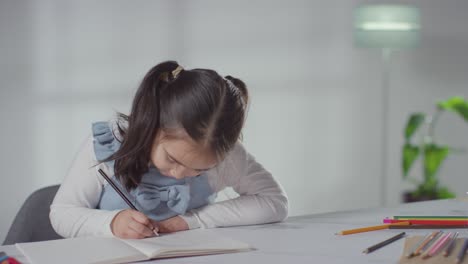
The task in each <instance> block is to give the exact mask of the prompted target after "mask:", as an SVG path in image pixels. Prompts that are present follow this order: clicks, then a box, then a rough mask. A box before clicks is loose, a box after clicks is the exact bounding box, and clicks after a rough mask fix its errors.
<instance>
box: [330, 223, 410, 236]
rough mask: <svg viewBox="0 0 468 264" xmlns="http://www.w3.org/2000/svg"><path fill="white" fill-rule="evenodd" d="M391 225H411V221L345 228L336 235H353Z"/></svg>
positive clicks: (386, 227)
mask: <svg viewBox="0 0 468 264" xmlns="http://www.w3.org/2000/svg"><path fill="white" fill-rule="evenodd" d="M391 225H409V222H399V223H395V224H384V225H376V226H367V227H361V228H355V229H349V230H343V231H340V232H338V233H336V235H351V234H356V233H363V232H369V231H375V230H382V229H388V227H389V226H391Z"/></svg>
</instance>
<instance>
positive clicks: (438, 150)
mask: <svg viewBox="0 0 468 264" xmlns="http://www.w3.org/2000/svg"><path fill="white" fill-rule="evenodd" d="M448 154H449V148H448V147H447V146H437V145H435V144H427V145H425V146H424V171H425V178H426V180H428V179H431V178H433V177H434V176H435V174H436V173H437V171H438V169H439V167H440V165H441V164H442V162H443V161H444V160H445V158H447V155H448Z"/></svg>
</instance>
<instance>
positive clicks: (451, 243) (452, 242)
mask: <svg viewBox="0 0 468 264" xmlns="http://www.w3.org/2000/svg"><path fill="white" fill-rule="evenodd" d="M458 234H459V233H458V232H456V233H455V235H453V237H452V239H451V240H450V241H449V244H448V245H447V248H446V249H445V250H444V256H446V257H448V256H449V255H450V253H452V250H453V248H454V247H455V241H457V237H458Z"/></svg>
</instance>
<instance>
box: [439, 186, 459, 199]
mask: <svg viewBox="0 0 468 264" xmlns="http://www.w3.org/2000/svg"><path fill="white" fill-rule="evenodd" d="M455 197H456V195H455V193H453V192H451V191H450V190H449V189H448V188H447V187H440V188H439V189H438V190H437V199H450V198H455Z"/></svg>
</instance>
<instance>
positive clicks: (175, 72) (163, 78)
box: [159, 65, 184, 82]
mask: <svg viewBox="0 0 468 264" xmlns="http://www.w3.org/2000/svg"><path fill="white" fill-rule="evenodd" d="M183 69H184V68H182V66H180V65H178V66H177V68H175V70H173V71H171V77H172V78H169V72H163V73H161V75H160V76H159V79H160V80H161V81H164V82H169V81H170V79H172V80H175V79H176V78H177V76H179V73H180V72H181V71H182V70H183Z"/></svg>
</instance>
